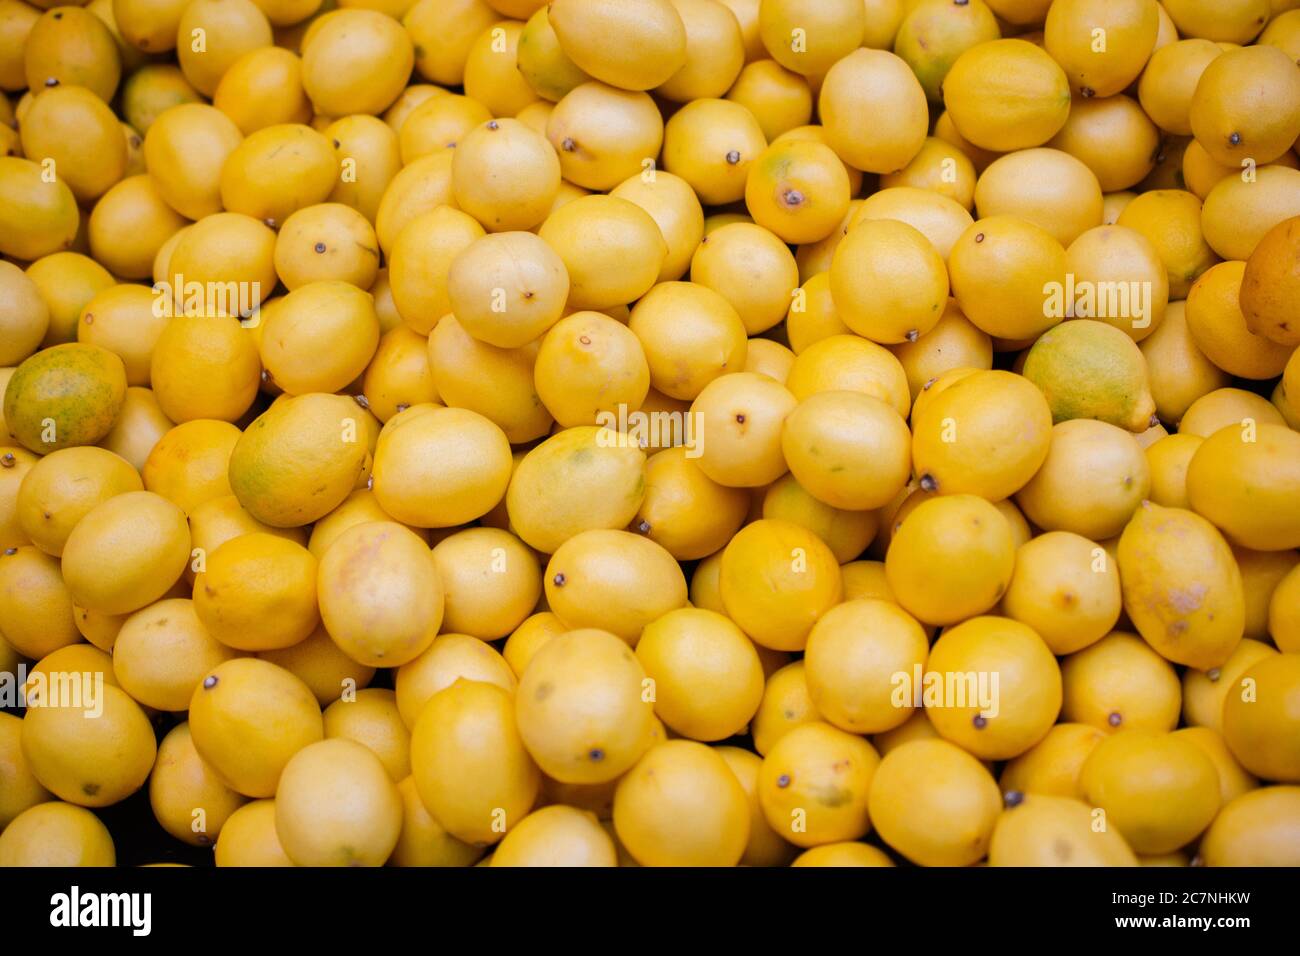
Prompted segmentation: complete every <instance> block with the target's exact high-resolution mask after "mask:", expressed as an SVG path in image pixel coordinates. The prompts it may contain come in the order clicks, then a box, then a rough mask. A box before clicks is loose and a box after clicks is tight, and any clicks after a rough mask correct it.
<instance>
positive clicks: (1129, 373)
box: [1024, 319, 1156, 432]
mask: <svg viewBox="0 0 1300 956" xmlns="http://www.w3.org/2000/svg"><path fill="white" fill-rule="evenodd" d="M1024 376H1025V378H1027V379H1029V380H1030V381H1031V382H1033V383H1034V384H1035V385H1037V386H1038V387H1039V388H1041V389H1042V390H1043V393H1044V394H1045V395H1046V396H1047V402H1048V404H1049V405H1050V406H1051V408H1052V419H1053V421H1056V422H1061V421H1066V420H1069V419H1074V418H1095V419H1098V420H1100V421H1104V422H1109V423H1110V424H1112V425H1118V426H1120V427H1121V428H1126V429H1128V430H1129V431H1134V432H1137V431H1144V430H1145V429H1146V428H1148V427H1149V426H1150V424H1151V418H1152V416H1153V415H1154V414H1155V410H1156V406H1155V400H1154V399H1153V398H1152V397H1151V392H1150V389H1149V387H1148V381H1147V366H1146V361H1145V359H1144V358H1143V356H1142V353H1141V352H1140V351H1139V350H1138V348H1137V346H1136V345H1135V344H1134V343H1133V340H1132V339H1131V338H1129V336H1127V335H1125V334H1124V333H1122V332H1120V331H1119V330H1118V329H1115V328H1114V327H1113V326H1110V325H1108V324H1107V323H1105V322H1096V321H1093V320H1089V319H1080V320H1078V321H1075V322H1064V323H1062V324H1061V325H1058V326H1056V327H1055V328H1053V329H1049V330H1048V331H1047V332H1045V333H1043V335H1042V336H1040V337H1039V339H1038V341H1037V342H1035V343H1034V346H1033V348H1031V349H1030V350H1029V355H1028V357H1027V358H1026V360H1025V365H1024Z"/></svg>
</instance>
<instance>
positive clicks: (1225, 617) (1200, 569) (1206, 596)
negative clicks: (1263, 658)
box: [1119, 502, 1245, 670]
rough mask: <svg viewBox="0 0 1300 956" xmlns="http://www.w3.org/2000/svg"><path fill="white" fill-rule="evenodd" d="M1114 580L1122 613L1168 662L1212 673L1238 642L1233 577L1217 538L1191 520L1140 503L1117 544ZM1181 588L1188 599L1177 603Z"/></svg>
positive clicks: (1240, 624)
mask: <svg viewBox="0 0 1300 956" xmlns="http://www.w3.org/2000/svg"><path fill="white" fill-rule="evenodd" d="M1119 573H1120V581H1121V583H1122V584H1123V587H1124V609H1125V610H1126V611H1127V612H1128V614H1129V617H1130V618H1132V620H1133V623H1134V624H1135V625H1136V626H1137V629H1138V631H1139V632H1140V633H1141V634H1142V637H1143V638H1145V639H1146V641H1147V642H1148V643H1149V644H1151V646H1152V647H1154V648H1155V649H1156V650H1157V651H1159V652H1160V654H1161V655H1162V656H1163V657H1165V658H1167V659H1168V660H1171V661H1173V662H1174V663H1176V664H1187V665H1189V666H1192V667H1196V668H1198V669H1201V670H1205V669H1207V668H1210V667H1217V666H1219V665H1221V664H1223V663H1224V661H1226V660H1227V659H1228V655H1229V654H1231V653H1232V650H1233V648H1234V647H1236V645H1237V643H1238V641H1240V640H1241V635H1242V631H1243V630H1244V627H1245V598H1244V593H1243V590H1242V584H1241V572H1240V570H1239V569H1238V568H1237V562H1236V560H1235V559H1234V558H1233V557H1232V551H1231V550H1230V549H1229V548H1228V544H1227V542H1226V541H1224V540H1223V536H1222V535H1221V534H1220V533H1219V531H1218V530H1217V529H1216V528H1215V527H1214V526H1213V525H1212V524H1210V523H1209V522H1208V521H1206V520H1205V519H1204V518H1202V517H1200V516H1199V515H1197V514H1195V513H1193V512H1191V511H1186V510H1183V509H1180V508H1163V507H1161V506H1160V505H1157V504H1153V503H1151V502H1144V503H1143V504H1142V505H1141V506H1140V507H1139V508H1138V509H1137V512H1136V513H1135V514H1134V516H1133V520H1132V521H1130V522H1129V524H1128V526H1127V527H1126V528H1125V529H1124V533H1123V535H1122V536H1121V537H1120V541H1119ZM1188 587H1190V588H1191V591H1190V592H1187V593H1191V594H1192V595H1194V597H1193V598H1192V599H1191V600H1183V598H1182V595H1183V594H1184V593H1185V592H1184V590H1183V589H1184V588H1188Z"/></svg>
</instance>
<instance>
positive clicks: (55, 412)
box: [4, 342, 126, 455]
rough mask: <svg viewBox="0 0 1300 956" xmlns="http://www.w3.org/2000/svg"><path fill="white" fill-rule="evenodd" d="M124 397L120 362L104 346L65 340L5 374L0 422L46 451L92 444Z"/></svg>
mask: <svg viewBox="0 0 1300 956" xmlns="http://www.w3.org/2000/svg"><path fill="white" fill-rule="evenodd" d="M125 401H126V366H125V365H124V364H123V363H122V360H121V359H120V358H118V357H117V356H116V355H114V354H113V353H112V352H110V351H108V349H104V348H100V347H99V346H98V345H87V344H84V343H80V342H69V343H66V344H64V345H56V346H55V347H54V348H50V349H45V350H44V351H42V352H37V353H36V354H35V355H33V356H31V357H30V358H28V359H27V360H26V361H24V362H23V363H22V364H21V365H19V366H18V368H17V370H16V371H15V372H14V373H13V375H12V376H11V377H10V379H9V384H8V386H7V387H6V388H5V395H4V421H5V424H6V425H7V426H8V428H9V431H10V433H11V434H12V435H13V436H14V437H15V438H17V439H18V441H19V442H21V443H22V444H23V445H24V446H25V447H27V448H29V449H31V450H32V451H34V452H36V453H38V454H42V455H44V454H47V453H48V452H52V451H55V450H56V449H59V448H70V447H72V446H73V445H93V444H95V443H96V442H97V441H99V440H100V439H101V438H103V437H104V436H105V435H107V434H108V432H109V430H110V429H111V428H112V427H113V423H114V422H116V421H117V416H118V413H119V412H121V410H122V403H123V402H125Z"/></svg>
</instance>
